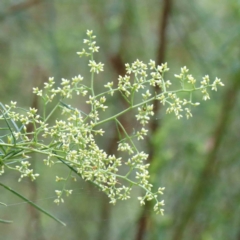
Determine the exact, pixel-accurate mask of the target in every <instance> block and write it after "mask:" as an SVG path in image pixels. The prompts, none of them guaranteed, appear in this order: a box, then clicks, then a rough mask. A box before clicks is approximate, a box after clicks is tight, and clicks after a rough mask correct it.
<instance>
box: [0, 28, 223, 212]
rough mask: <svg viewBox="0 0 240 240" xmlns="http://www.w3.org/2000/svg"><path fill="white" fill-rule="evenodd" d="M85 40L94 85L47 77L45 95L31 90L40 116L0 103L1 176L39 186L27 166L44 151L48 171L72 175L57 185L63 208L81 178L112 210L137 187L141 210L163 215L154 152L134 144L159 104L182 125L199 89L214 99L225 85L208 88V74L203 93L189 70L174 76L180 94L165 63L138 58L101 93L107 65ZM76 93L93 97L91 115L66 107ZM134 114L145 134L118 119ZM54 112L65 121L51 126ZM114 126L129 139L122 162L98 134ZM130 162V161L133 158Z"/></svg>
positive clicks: (124, 142)
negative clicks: (114, 107)
mask: <svg viewBox="0 0 240 240" xmlns="http://www.w3.org/2000/svg"><path fill="white" fill-rule="evenodd" d="M87 36H88V39H85V40H84V44H86V45H87V50H85V49H83V50H82V51H81V52H78V53H77V54H78V55H79V56H80V57H84V56H85V57H89V58H90V59H89V64H88V66H89V68H90V73H91V74H90V75H91V79H90V81H89V85H85V84H83V76H81V75H78V76H76V77H73V78H72V79H71V80H68V79H62V81H61V86H60V87H55V85H56V84H55V81H54V78H49V81H48V82H47V83H45V86H44V88H43V89H39V88H37V87H36V88H33V93H34V94H36V95H37V96H39V97H40V98H41V99H42V101H43V103H44V107H43V110H42V112H41V114H40V110H38V109H34V108H30V109H29V110H22V109H21V108H19V107H17V106H16V102H11V104H10V105H1V112H0V114H1V115H0V120H1V121H3V122H4V123H5V125H6V129H7V130H8V133H7V134H6V135H4V136H2V137H1V142H0V147H1V149H0V154H1V155H0V175H1V174H4V169H5V170H6V169H7V170H15V171H18V172H20V178H19V181H21V179H22V178H24V177H30V178H31V180H35V179H36V178H37V177H38V176H39V174H37V173H34V171H33V169H31V168H30V167H31V164H30V162H29V161H30V158H31V157H30V156H31V154H32V153H40V154H43V155H44V156H45V157H44V160H43V162H44V163H45V165H46V166H49V167H51V166H53V165H54V164H56V163H62V164H64V165H65V166H66V167H67V168H68V169H69V174H68V176H67V178H62V177H58V176H56V181H57V182H63V187H62V189H61V190H56V191H55V192H56V195H57V198H56V199H55V202H56V203H57V204H59V203H60V202H64V196H69V195H70V194H71V193H72V190H70V189H66V188H65V186H66V182H67V181H68V180H69V179H71V178H73V179H75V180H76V174H77V175H78V176H80V177H81V178H82V179H84V180H86V181H90V182H92V183H94V184H95V185H97V186H98V187H99V188H100V189H101V190H102V191H103V192H105V193H106V194H107V195H108V197H109V198H110V203H112V204H115V203H116V201H117V200H126V199H129V198H130V193H131V191H132V188H133V187H135V186H138V187H140V188H141V189H142V190H144V192H145V193H144V195H143V196H139V197H138V199H139V201H140V204H141V205H144V204H145V202H146V201H150V200H154V201H155V204H154V211H155V212H156V213H161V214H163V205H164V201H163V200H161V201H160V200H159V196H160V195H162V194H163V190H164V187H159V188H158V189H157V190H156V191H153V185H152V184H151V183H150V182H149V178H150V175H149V170H148V168H149V164H148V163H147V158H148V154H147V153H145V152H144V151H141V150H139V149H138V148H137V146H136V141H139V140H143V139H144V138H145V137H146V135H147V134H148V130H147V124H148V123H149V121H150V118H151V117H152V116H153V115H154V111H153V101H156V100H157V101H160V102H161V103H162V104H163V105H165V104H166V105H167V109H166V112H167V113H174V114H175V115H176V118H177V119H180V118H182V117H183V115H184V113H185V115H186V117H187V118H189V117H192V113H191V107H193V106H198V105H199V104H200V103H198V102H193V101H192V95H193V93H194V92H195V91H199V92H201V93H202V94H203V100H208V99H210V96H209V93H208V90H209V89H211V90H215V91H217V86H223V83H222V82H221V81H220V79H218V78H216V79H215V80H214V81H213V83H210V80H209V76H205V77H203V80H202V81H201V82H200V86H198V87H197V86H196V85H197V81H196V79H195V78H194V77H193V76H192V75H190V74H188V71H189V70H188V69H187V68H186V67H183V68H181V72H180V74H178V75H174V76H175V78H176V79H177V81H178V82H179V86H180V89H178V90H172V85H173V86H175V85H176V82H171V81H170V80H165V79H164V75H165V73H166V72H168V71H169V68H168V66H167V63H164V64H162V65H161V66H156V64H155V62H154V61H153V60H150V62H149V63H148V64H145V63H143V62H142V61H139V60H136V61H135V62H134V63H132V64H126V75H125V76H119V78H118V85H117V86H116V87H114V84H113V82H108V83H106V84H105V85H104V87H105V89H106V91H104V92H101V93H97V92H96V91H95V88H94V80H95V76H96V74H99V73H100V72H102V71H103V69H104V64H102V63H101V62H99V63H97V62H96V61H95V60H94V58H93V56H94V55H93V54H94V53H95V52H98V50H99V47H98V46H96V42H95V36H94V35H93V33H92V31H87ZM151 86H152V87H151ZM154 87H159V88H160V89H161V92H160V93H158V94H157V93H156V92H154ZM117 92H120V93H121V95H122V97H123V98H124V99H125V100H126V102H127V105H128V107H127V108H126V109H124V110H122V111H120V112H117V113H115V114H113V115H112V116H111V117H108V118H103V117H102V116H104V114H102V112H103V111H107V110H108V107H109V106H108V104H107V103H106V101H107V98H111V96H113V95H114V94H115V93H117ZM180 93H185V95H186V96H188V99H185V98H182V97H181V96H182V95H181V96H179V94H180ZM75 94H76V95H79V96H82V97H85V98H87V100H86V104H89V105H90V108H89V109H90V110H89V112H88V113H83V112H82V111H81V110H79V109H76V108H73V107H71V106H70V105H68V104H67V103H66V101H67V99H70V98H72V97H73V96H74V95H75ZM49 103H52V104H53V103H54V104H55V105H54V107H53V108H52V109H51V111H48V108H47V106H48V104H49ZM134 109H135V111H137V113H136V120H137V121H138V122H139V123H140V125H141V128H140V129H138V130H137V131H136V132H134V133H131V134H129V133H128V132H127V131H126V129H125V128H124V126H123V125H122V124H121V122H120V121H119V116H121V115H123V114H125V113H127V112H129V111H134ZM56 111H60V112H61V114H62V119H61V120H59V119H56V120H55V122H54V123H52V121H51V124H50V121H49V119H50V117H52V115H53V114H54V113H55V112H56ZM109 121H115V122H116V124H117V127H118V128H120V129H121V130H122V132H123V133H124V135H125V136H124V137H122V139H120V141H119V142H118V143H116V144H117V146H118V147H117V150H118V152H119V153H122V154H123V155H122V156H124V157H116V156H115V155H109V154H108V153H107V152H105V151H104V150H103V149H100V148H99V146H98V144H97V142H96V135H99V136H101V137H104V133H105V131H104V130H103V129H102V128H100V126H101V125H103V124H104V123H106V122H109ZM29 124H32V126H33V131H32V132H29V131H28V130H27V126H28V125H29ZM6 129H5V130H6ZM45 140H46V141H45ZM119 155H120V156H121V154H119ZM125 156H128V157H127V159H126V157H125ZM122 165H126V166H127V167H128V171H127V172H126V174H121V173H120V171H119V170H120V169H121V166H122Z"/></svg>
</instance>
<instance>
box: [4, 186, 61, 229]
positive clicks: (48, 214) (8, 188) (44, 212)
mask: <svg viewBox="0 0 240 240" xmlns="http://www.w3.org/2000/svg"><path fill="white" fill-rule="evenodd" d="M0 186H2V187H4V188H5V189H7V190H8V191H9V192H11V193H13V194H14V195H16V196H18V197H19V198H21V199H23V200H24V201H25V202H27V203H29V204H30V205H32V206H33V207H34V208H36V209H37V210H39V211H40V212H42V213H43V214H45V215H47V216H48V217H50V218H52V219H54V220H55V221H57V222H59V223H61V224H62V225H63V226H66V224H65V223H64V222H62V221H61V220H59V219H58V218H56V217H54V216H53V215H52V214H50V213H48V212H47V211H46V210H44V209H43V208H41V207H39V206H38V205H36V204H35V203H34V202H32V201H30V200H29V199H27V198H25V197H24V196H23V195H21V194H20V193H18V192H16V191H15V190H13V189H11V188H10V187H8V186H6V185H4V184H3V183H0Z"/></svg>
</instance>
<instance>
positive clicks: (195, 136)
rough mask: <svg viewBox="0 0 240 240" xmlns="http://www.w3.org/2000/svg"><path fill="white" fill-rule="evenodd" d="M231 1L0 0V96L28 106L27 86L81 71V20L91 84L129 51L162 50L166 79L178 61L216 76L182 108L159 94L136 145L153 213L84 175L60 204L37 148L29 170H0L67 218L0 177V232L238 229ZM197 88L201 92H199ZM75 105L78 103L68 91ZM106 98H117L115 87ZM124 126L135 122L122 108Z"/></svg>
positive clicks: (204, 239)
mask: <svg viewBox="0 0 240 240" xmlns="http://www.w3.org/2000/svg"><path fill="white" fill-rule="evenodd" d="M239 21H240V1H239V0H218V1H216V0H212V1H206V0H202V1H187V0H182V1H174V0H162V1H159V0H158V1H157V0H148V1H144V0H122V1H117V0H105V1H103V0H99V1H95V0H88V1H84V0H83V1H75V0H68V1H66V0H59V1H44V0H21V1H20V0H2V1H1V2H0V27H1V31H0V54H1V55H0V86H1V87H0V96H1V99H0V100H1V102H3V103H8V102H9V101H10V100H14V101H17V102H18V105H21V106H23V107H24V106H25V107H28V106H38V105H39V103H38V102H36V100H35V99H34V96H33V94H32V93H31V92H32V88H33V87H36V86H41V85H43V82H45V81H47V79H48V77H49V76H54V77H55V80H56V81H57V79H59V82H60V79H61V78H62V77H63V78H71V77H73V76H75V75H78V74H79V73H80V74H82V75H84V76H87V71H88V69H86V67H85V66H86V62H84V60H82V59H79V58H78V56H77V55H76V54H75V53H76V52H77V51H79V50H81V48H82V39H83V38H85V32H86V29H92V30H93V31H94V33H95V34H96V35H97V40H98V44H99V45H100V47H101V51H100V54H99V55H98V57H99V59H98V60H99V61H101V62H104V63H105V73H104V74H101V75H100V76H99V80H98V81H99V88H101V87H102V85H103V84H104V83H105V82H106V78H107V81H112V80H114V81H115V80H116V79H117V76H118V75H119V74H124V63H125V62H129V63H130V62H133V61H134V60H135V59H136V58H138V59H141V60H143V61H148V60H149V59H154V60H156V62H158V63H162V62H168V65H169V66H170V69H171V70H170V73H169V74H168V75H167V77H168V78H169V79H172V78H173V74H174V73H178V72H179V69H180V67H182V66H184V65H186V66H187V67H188V68H190V70H191V72H192V74H193V75H194V76H196V77H197V79H199V80H200V79H201V77H202V76H204V75H205V74H209V75H210V77H212V78H215V76H218V77H220V78H221V79H222V81H223V82H224V83H225V86H226V87H224V88H221V89H220V91H219V92H218V93H217V94H212V95H211V101H209V102H206V103H204V104H202V105H201V106H200V107H199V108H197V109H196V110H195V111H194V112H193V113H194V118H192V119H190V120H185V119H181V120H178V121H177V120H176V119H175V117H173V116H172V115H166V114H165V109H164V107H162V106H155V107H156V111H157V114H156V115H155V118H154V119H153V120H152V122H151V124H150V125H149V128H150V130H151V132H152V134H151V137H150V138H149V139H148V141H147V143H146V144H145V145H144V146H143V147H144V148H145V149H146V151H148V152H149V153H150V159H149V161H150V162H151V164H152V166H151V174H152V176H153V177H152V181H153V183H154V185H157V186H159V185H160V186H165V187H166V190H165V195H164V199H165V203H166V206H165V216H164V217H161V216H155V215H154V213H153V211H152V207H151V206H149V204H147V205H146V206H145V207H140V206H138V204H136V199H135V197H134V196H133V197H132V199H130V201H126V202H120V203H118V204H117V205H116V206H114V207H113V206H111V205H109V204H108V201H109V200H108V199H107V197H106V196H105V195H104V194H103V193H101V192H99V191H98V189H96V188H95V187H94V186H92V185H91V184H89V183H85V182H83V181H78V182H77V183H75V184H74V185H73V186H72V188H73V189H74V193H73V196H71V197H70V198H69V199H67V201H66V202H65V203H64V205H62V206H61V207H58V206H56V205H55V204H54V203H53V200H54V199H55V194H54V190H55V188H56V186H55V185H54V184H55V183H54V179H55V175H56V174H55V173H54V174H53V172H52V171H56V172H60V173H62V174H64V169H62V168H61V167H59V168H54V169H51V168H50V169H46V168H45V167H44V165H43V164H42V161H41V160H42V158H41V157H39V156H35V160H36V161H34V164H35V167H36V168H37V172H38V173H40V174H41V177H40V178H39V179H38V181H36V182H34V183H32V182H30V181H28V180H24V181H22V182H21V183H18V182H17V179H18V177H19V176H18V175H17V174H16V175H14V174H11V175H10V174H5V175H3V176H1V177H0V180H1V182H4V183H6V184H8V185H9V186H11V187H13V188H14V189H18V191H19V192H21V193H22V194H24V195H25V196H27V197H29V198H31V199H32V201H34V202H36V203H38V204H39V205H40V206H42V207H44V208H46V209H48V210H49V211H50V212H51V213H54V214H55V215H57V216H58V217H59V218H60V219H61V220H63V221H65V222H66V223H67V227H63V226H61V225H59V224H58V223H56V222H54V221H53V220H51V219H49V218H47V217H46V216H42V215H41V214H40V213H38V212H36V211H35V210H34V209H33V208H32V207H30V206H28V205H27V204H26V203H23V202H19V199H17V198H16V197H15V196H13V195H11V194H10V193H9V192H7V191H5V190H4V189H1V190H0V191H1V192H0V193H1V194H0V202H5V203H6V204H7V205H8V206H7V207H5V206H1V205H0V216H1V218H4V219H12V220H14V222H13V223H12V224H8V225H6V224H4V225H3V224H1V225H0V232H1V238H2V239H8V240H13V239H36V240H40V239H41V240H44V239H51V240H53V239H60V238H61V239H68V240H75V239H94V240H95V239H97V240H101V239H104V240H107V239H109V240H115V239H116V240H117V239H119V240H120V239H121V240H122V239H136V240H140V239H164V240H182V239H189V240H190V239H191V240H192V239H194V240H195V239H196V240H198V239H199V240H200V239H201V240H213V239H214V240H215V239H218V240H225V239H236V240H237V239H240V230H239V229H240V205H239V202H240V184H239V173H240V159H239V155H240V154H239V153H240V150H239V140H240V124H239V107H240V103H239V97H238V93H239V88H240V60H239V59H240V45H239V42H240V25H239ZM199 97H200V96H199ZM73 104H74V105H75V106H76V107H78V108H79V109H84V107H85V106H83V105H82V104H81V102H80V101H79V100H78V99H76V101H75V102H73ZM112 104H114V106H115V107H119V108H121V107H122V105H123V103H122V102H121V101H120V100H118V99H116V100H115V102H114V103H112ZM123 121H125V126H127V127H128V128H129V129H133V128H134V127H137V126H135V125H134V122H133V121H132V120H131V117H130V118H129V119H127V118H126V119H123ZM106 136H107V140H106V142H105V143H101V144H102V147H104V148H105V149H107V150H108V152H109V153H113V152H114V151H115V148H114V145H111V143H112V142H114V141H113V140H114V139H116V135H115V132H114V131H113V130H111V129H109V132H108V133H107V134H106Z"/></svg>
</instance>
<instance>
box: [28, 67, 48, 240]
mask: <svg viewBox="0 0 240 240" xmlns="http://www.w3.org/2000/svg"><path fill="white" fill-rule="evenodd" d="M33 77H34V78H35V82H34V85H36V86H39V88H40V89H41V87H42V85H43V82H44V80H45V79H47V78H46V75H45V73H44V72H43V71H42V70H41V69H40V68H39V67H36V68H35V69H33ZM38 99H39V98H38V96H37V95H36V94H34V97H33V101H32V104H31V108H36V109H39V103H38ZM33 131H34V127H33V124H29V125H28V126H27V132H28V133H32V132H33ZM29 136H31V135H29ZM31 137H33V136H31ZM35 158H37V156H36V154H33V155H32V159H33V161H32V162H31V167H32V168H33V169H35V171H36V168H37V167H36V159H35ZM29 186H30V189H29V192H30V196H29V199H30V200H31V201H32V202H36V201H37V199H38V186H37V181H30V182H29ZM27 210H28V213H29V218H28V220H27V223H26V228H25V236H24V239H35V240H44V239H45V238H44V236H43V230H42V225H41V216H40V212H39V211H38V210H37V209H36V208H34V207H32V206H31V205H29V204H28V205H27Z"/></svg>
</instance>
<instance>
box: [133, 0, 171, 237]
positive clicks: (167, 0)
mask: <svg viewBox="0 0 240 240" xmlns="http://www.w3.org/2000/svg"><path fill="white" fill-rule="evenodd" d="M171 9H172V0H164V1H163V7H162V13H161V15H160V19H159V20H160V22H159V43H158V47H157V49H158V51H157V57H156V64H157V65H161V64H162V63H164V61H165V55H166V49H167V27H168V21H169V17H170V13H171ZM155 92H156V93H157V94H159V93H160V92H161V89H160V88H159V87H156V88H155ZM160 109H161V104H160V102H159V101H155V102H154V113H155V115H156V114H157V113H159V111H160ZM160 126H161V122H160V120H158V121H155V120H153V119H152V120H151V122H150V124H149V128H150V131H151V134H150V135H153V134H154V132H156V130H157V129H159V128H160ZM155 151H156V149H155V147H154V144H153V143H152V142H151V140H150V139H149V141H148V149H147V152H149V157H148V162H149V163H152V161H153V159H154V156H155ZM151 209H152V203H151V202H148V201H147V202H146V204H145V206H144V208H143V210H142V212H141V214H140V216H139V219H138V223H137V232H136V236H135V239H136V240H142V239H144V238H146V233H147V228H148V226H149V225H150V221H151V216H150V213H151Z"/></svg>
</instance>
